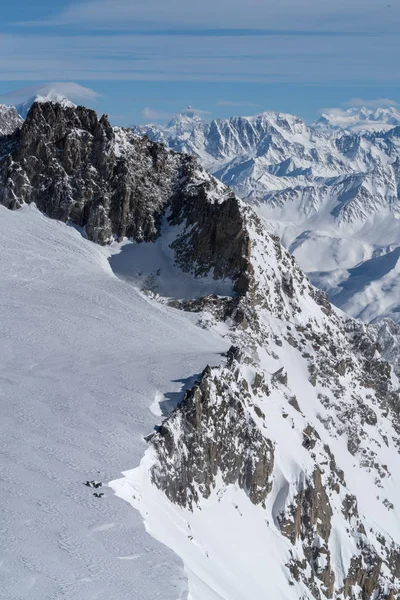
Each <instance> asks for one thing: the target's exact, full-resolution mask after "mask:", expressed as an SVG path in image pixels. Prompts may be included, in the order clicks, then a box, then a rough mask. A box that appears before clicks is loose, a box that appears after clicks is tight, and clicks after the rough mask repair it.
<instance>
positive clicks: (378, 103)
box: [344, 98, 399, 108]
mask: <svg viewBox="0 0 400 600" xmlns="http://www.w3.org/2000/svg"><path fill="white" fill-rule="evenodd" d="M344 104H345V106H350V107H354V108H357V107H363V106H365V107H366V108H382V107H387V106H399V103H398V102H396V101H395V100H391V99H390V98H377V99H376V100H366V99H365V98H351V100H349V101H348V102H345V103H344Z"/></svg>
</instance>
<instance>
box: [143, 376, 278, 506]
mask: <svg viewBox="0 0 400 600" xmlns="http://www.w3.org/2000/svg"><path fill="white" fill-rule="evenodd" d="M250 398H251V396H250V394H249V391H248V389H247V382H246V381H245V380H241V378H240V371H239V370H236V372H235V371H234V370H232V371H231V373H230V378H228V377H226V374H224V377H223V378H222V377H221V372H220V370H219V369H217V368H215V369H211V368H210V367H207V369H206V370H205V371H204V372H203V374H202V376H201V379H200V381H199V382H198V383H197V384H196V385H195V386H194V387H193V388H192V389H191V390H189V391H188V392H187V393H186V395H185V398H184V400H183V402H182V404H181V405H180V406H179V408H178V409H177V410H176V411H175V412H174V413H173V415H171V416H170V417H169V419H168V420H167V421H165V422H164V423H163V425H161V426H160V427H159V429H158V432H157V433H156V434H154V435H153V436H152V437H151V443H152V445H153V446H154V447H155V449H156V451H157V455H158V463H157V464H156V465H155V466H154V469H153V471H152V478H153V480H154V482H155V484H156V485H157V486H158V487H160V488H161V489H163V490H165V493H166V494H167V496H168V498H169V499H170V500H171V501H172V502H175V503H177V504H180V505H182V506H189V507H190V508H193V504H194V503H198V502H199V501H200V500H201V498H208V497H209V496H210V494H211V491H212V490H213V488H214V487H215V482H216V477H217V476H218V475H219V474H221V476H222V478H223V481H224V483H225V484H226V485H229V484H235V483H238V485H239V486H240V487H241V488H242V489H243V490H244V491H245V492H246V493H247V494H248V496H249V498H250V501H251V502H253V503H254V504H260V503H262V502H264V501H265V499H266V497H267V495H268V493H269V492H270V491H271V482H270V476H271V474H272V471H273V467H274V449H273V445H272V443H271V441H270V440H268V439H266V438H265V437H264V436H263V435H262V433H261V432H260V430H259V428H258V427H257V425H256V423H255V421H254V420H253V419H252V418H251V417H249V416H248V414H247V411H246V406H247V404H248V403H249V401H250Z"/></svg>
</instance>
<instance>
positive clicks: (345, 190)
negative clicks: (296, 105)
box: [135, 109, 400, 320]
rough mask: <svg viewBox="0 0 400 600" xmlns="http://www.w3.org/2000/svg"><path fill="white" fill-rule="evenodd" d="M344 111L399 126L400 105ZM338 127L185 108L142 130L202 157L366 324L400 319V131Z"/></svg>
mask: <svg viewBox="0 0 400 600" xmlns="http://www.w3.org/2000/svg"><path fill="white" fill-rule="evenodd" d="M346 114H347V115H348V120H349V119H350V117H351V119H353V121H354V123H355V122H356V120H357V119H358V121H357V123H359V124H360V123H364V124H365V123H367V124H369V125H371V124H375V125H376V124H377V123H378V122H380V121H379V118H380V119H384V120H385V122H386V124H387V125H389V124H390V125H394V124H395V123H396V122H397V121H396V119H397V117H396V114H397V113H396V111H395V109H385V110H382V111H379V110H375V111H373V112H371V111H367V110H355V109H354V110H353V109H351V110H350V111H347V112H346ZM357 115H358V116H357ZM360 115H361V116H360ZM361 117H362V118H361ZM384 117H385V118H384ZM346 118H347V117H346ZM181 123H182V124H184V126H183V125H182V126H181ZM354 123H353V125H354ZM331 124H333V125H335V127H327V126H322V124H321V121H320V122H319V123H317V124H315V125H313V126H309V125H307V124H306V123H304V121H302V120H301V119H299V118H298V117H295V116H292V115H286V114H282V113H263V114H261V115H258V116H255V117H232V118H230V119H217V120H215V121H211V122H206V121H204V120H201V119H199V118H198V117H197V118H196V119H190V118H189V116H188V115H187V114H183V115H182V116H180V117H177V118H176V119H175V120H174V121H173V122H171V123H170V124H169V125H168V126H166V127H156V126H154V125H153V126H149V127H143V126H142V127H137V128H135V131H136V132H137V133H139V134H144V133H146V134H147V135H148V136H149V137H150V138H151V139H156V140H158V141H160V142H162V143H164V144H165V145H167V146H168V147H169V148H172V149H174V150H179V151H184V152H187V153H189V154H193V155H195V156H197V157H198V158H199V159H200V161H201V162H202V164H203V165H205V166H206V167H207V168H208V169H209V170H210V171H211V172H212V173H214V175H216V176H217V177H218V178H219V179H221V181H223V182H224V183H226V184H227V185H229V186H231V187H232V189H233V190H234V191H235V192H236V193H237V194H238V195H239V196H240V197H241V198H243V199H244V200H245V201H246V202H248V203H250V204H252V205H253V206H254V207H255V208H256V210H257V212H258V213H259V215H261V216H262V217H264V218H265V219H267V221H268V226H269V228H270V230H271V231H273V232H275V233H277V234H278V235H279V236H280V237H281V239H282V241H283V243H284V245H285V246H286V247H287V248H288V249H289V250H290V252H292V253H293V254H294V255H295V256H296V258H297V260H298V261H299V263H300V265H301V266H302V268H303V269H304V270H305V271H307V272H308V273H309V274H310V276H311V277H312V280H313V281H314V282H316V283H317V284H318V285H319V286H320V287H323V289H325V290H326V291H328V292H329V294H330V297H331V299H332V300H333V301H334V302H335V303H336V304H338V306H340V307H341V308H343V309H344V310H346V311H348V312H349V313H350V314H352V315H353V316H360V317H362V318H364V319H366V320H373V319H375V318H378V317H381V316H383V315H386V316H391V317H392V318H395V319H396V320H397V319H399V316H400V303H399V300H398V294H397V291H396V287H397V285H398V284H397V283H395V284H394V282H395V281H396V270H395V266H396V265H397V262H396V261H394V257H395V256H396V248H398V247H400V227H399V226H398V225H399V216H400V212H399V208H400V201H399V182H400V128H399V127H395V128H392V129H390V130H389V131H375V132H371V131H367V132H364V133H354V132H351V131H347V130H344V129H341V128H337V127H336V125H338V123H336V124H335V123H333V122H332V123H331ZM325 125H326V124H325ZM368 128H369V127H368ZM368 128H367V129H368ZM378 129H381V127H380V126H379V127H378ZM386 255H387V259H385V258H383V257H384V256H386ZM375 259H377V260H375ZM366 261H367V262H366ZM370 261H371V262H370ZM364 262H365V266H361V265H362V264H363V263H364ZM360 268H362V272H363V278H362V281H361V279H360V277H359V276H358V273H359V271H358V269H360ZM379 268H382V271H381V272H380V271H379ZM396 268H397V267H396ZM388 269H389V271H390V272H391V274H390V275H389V279H390V284H389V285H387V284H388ZM368 274H369V275H370V276H371V277H370V278H369V279H368Z"/></svg>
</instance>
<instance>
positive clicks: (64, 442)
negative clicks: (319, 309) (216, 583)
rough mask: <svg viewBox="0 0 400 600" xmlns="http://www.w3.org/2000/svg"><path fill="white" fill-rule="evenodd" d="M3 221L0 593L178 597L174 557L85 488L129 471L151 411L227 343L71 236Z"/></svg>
mask: <svg viewBox="0 0 400 600" xmlns="http://www.w3.org/2000/svg"><path fill="white" fill-rule="evenodd" d="M0 217H1V218H0V246H1V252H0V257H1V258H0V282H1V283H0V286H1V288H2V293H1V294H0V298H1V300H0V303H1V310H0V314H1V319H0V338H1V362H0V381H1V385H0V389H1V400H0V402H1V409H0V413H1V420H0V440H1V442H0V456H1V458H0V479H1V485H0V504H1V507H2V511H1V517H0V548H1V550H0V555H1V561H0V580H1V586H0V596H1V597H2V598H4V599H7V600H17V599H18V600H22V599H26V600H55V599H57V600H67V599H70V600H88V599H91V600H92V599H93V600H94V599H96V600H101V599H104V600H106V599H107V600H108V599H110V598H113V600H132V598H136V599H138V600H139V599H140V600H154V599H155V598H160V599H161V598H162V599H163V600H166V599H168V600H177V599H178V598H182V599H183V598H185V597H186V592H185V589H186V581H185V577H184V575H183V572H182V567H181V563H180V561H179V559H178V558H177V557H176V556H175V555H173V553H172V552H171V551H169V550H168V549H167V548H165V547H163V546H161V545H160V544H159V543H157V542H156V541H154V540H153V539H152V538H151V537H150V536H149V535H147V534H146V533H145V530H144V527H143V523H142V519H141V517H140V515H139V513H136V512H135V511H132V510H131V509H130V507H129V506H128V505H127V504H125V503H123V502H121V501H120V500H118V499H117V498H116V497H115V496H114V494H113V493H112V492H111V490H109V489H108V488H107V487H103V488H102V490H98V491H103V492H104V493H105V496H104V498H101V499H97V498H95V497H94V496H93V492H94V491H96V490H93V489H91V488H88V487H85V486H84V485H83V483H84V482H85V481H86V480H92V479H94V480H100V481H103V482H104V484H106V483H107V481H109V480H111V479H115V478H116V477H118V474H119V473H120V471H121V469H124V468H125V469H128V468H131V467H132V465H133V464H135V463H136V464H139V461H140V459H141V457H142V455H143V453H144V451H145V449H146V443H145V441H144V439H143V436H144V435H147V434H148V433H149V432H150V431H151V429H152V427H153V424H154V422H155V421H156V420H157V418H158V417H155V416H154V415H153V414H152V413H151V412H150V410H149V408H150V406H151V405H154V406H156V407H157V411H156V412H157V414H159V413H158V411H159V407H158V405H159V402H160V401H165V402H168V403H170V402H173V403H176V402H177V400H178V399H179V398H180V396H181V389H182V387H184V386H186V384H187V382H188V380H189V381H190V378H192V377H193V376H195V375H196V374H198V373H199V372H201V371H202V369H203V368H204V366H205V364H207V363H211V364H218V363H219V362H220V352H221V351H224V350H225V349H226V342H224V341H222V340H221V339H220V338H219V337H218V336H216V335H215V334H213V333H211V332H207V331H204V330H202V329H199V328H198V327H196V326H195V325H194V324H193V323H192V321H191V316H190V315H188V314H186V313H182V312H178V311H176V310H174V309H172V308H168V307H166V306H163V305H161V304H158V303H154V302H153V301H151V300H149V299H146V298H145V297H144V296H143V295H141V294H140V293H139V292H138V291H137V290H136V289H135V288H134V287H133V286H132V285H129V284H127V283H125V282H123V281H121V280H120V279H118V278H117V277H116V276H115V275H114V274H113V272H112V270H111V268H110V265H109V262H108V258H109V254H110V252H111V250H110V249H103V248H101V247H100V246H96V245H94V244H92V243H91V242H89V241H87V240H85V239H84V238H82V237H81V235H80V234H79V233H78V232H77V231H76V230H75V229H73V228H71V227H68V226H67V225H64V224H61V223H59V222H57V221H52V220H49V219H48V218H46V217H44V216H43V215H41V214H40V213H39V212H38V211H37V210H36V209H35V208H34V207H33V206H29V207H24V208H22V209H21V210H19V211H16V212H13V211H9V210H7V209H6V208H4V207H1V206H0ZM118 250H119V249H118V248H115V251H116V252H118Z"/></svg>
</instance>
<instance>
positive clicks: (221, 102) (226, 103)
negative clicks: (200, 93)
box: [217, 100, 261, 108]
mask: <svg viewBox="0 0 400 600" xmlns="http://www.w3.org/2000/svg"><path fill="white" fill-rule="evenodd" d="M217 106H248V107H251V108H260V107H261V104H254V103H253V102H236V101H235V100H218V102H217Z"/></svg>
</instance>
